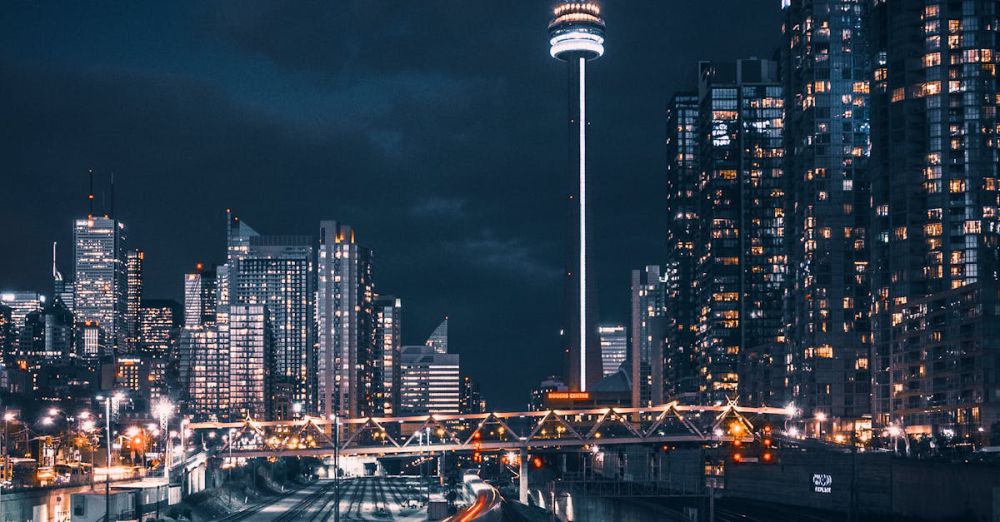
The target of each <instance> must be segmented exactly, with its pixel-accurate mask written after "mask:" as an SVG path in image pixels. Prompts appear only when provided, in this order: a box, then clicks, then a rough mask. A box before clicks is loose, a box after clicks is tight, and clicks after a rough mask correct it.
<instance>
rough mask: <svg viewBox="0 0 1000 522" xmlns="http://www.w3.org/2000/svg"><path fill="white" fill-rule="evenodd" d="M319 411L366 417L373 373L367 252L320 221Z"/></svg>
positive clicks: (342, 228)
mask: <svg viewBox="0 0 1000 522" xmlns="http://www.w3.org/2000/svg"><path fill="white" fill-rule="evenodd" d="M317 263H318V269H317V272H318V276H319V277H318V280H319V284H318V289H317V308H318V310H317V317H318V346H319V350H318V353H317V357H316V359H317V363H316V370H317V371H316V375H317V386H316V391H317V397H318V402H317V406H318V408H317V409H318V412H319V414H320V415H321V416H323V417H325V418H330V416H331V415H334V414H338V415H342V416H347V417H362V416H367V415H371V414H372V412H373V411H374V410H375V409H376V397H375V394H374V393H373V392H374V390H373V389H372V383H374V382H375V370H376V361H375V358H376V357H375V355H376V342H377V341H376V338H375V337H376V328H375V307H374V303H375V283H374V280H373V268H372V252H371V250H369V249H368V248H365V247H364V246H361V245H359V244H358V243H357V242H356V240H355V236H354V230H353V229H352V228H351V227H349V226H346V225H343V224H340V223H338V222H336V221H322V222H320V238H319V255H318V261H317Z"/></svg>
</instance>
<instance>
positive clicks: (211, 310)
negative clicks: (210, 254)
mask: <svg viewBox="0 0 1000 522" xmlns="http://www.w3.org/2000/svg"><path fill="white" fill-rule="evenodd" d="M217 284H218V281H217V279H216V273H215V271H213V270H205V269H204V265H202V264H201V263H198V264H197V265H196V266H195V271H194V272H192V273H190V274H185V275H184V326H199V325H203V324H212V323H214V322H215V315H216V313H217V312H218V304H219V303H218V292H217V289H216V285H217Z"/></svg>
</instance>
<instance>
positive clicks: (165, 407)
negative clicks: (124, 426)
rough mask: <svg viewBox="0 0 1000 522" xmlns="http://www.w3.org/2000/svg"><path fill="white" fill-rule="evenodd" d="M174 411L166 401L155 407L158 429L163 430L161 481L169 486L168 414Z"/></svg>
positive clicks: (172, 406)
mask: <svg viewBox="0 0 1000 522" xmlns="http://www.w3.org/2000/svg"><path fill="white" fill-rule="evenodd" d="M173 411H174V405H173V404H171V403H170V401H169V400H167V399H162V400H161V401H160V402H159V403H158V404H157V405H156V413H157V415H158V416H159V417H160V429H161V430H163V439H164V442H163V480H164V481H165V482H166V483H167V487H169V486H170V461H171V457H172V455H171V454H170V414H171V413H173Z"/></svg>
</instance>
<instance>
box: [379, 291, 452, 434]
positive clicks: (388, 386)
mask: <svg viewBox="0 0 1000 522" xmlns="http://www.w3.org/2000/svg"><path fill="white" fill-rule="evenodd" d="M446 332H447V330H446ZM435 333H437V330H435ZM431 338H434V335H433V334H432V335H431ZM447 339H448V337H447V333H445V336H444V342H445V346H447V343H448V340H447ZM402 344H403V340H402V303H401V302H400V300H399V299H397V298H395V297H393V296H389V295H384V296H378V298H377V299H376V300H375V366H376V371H375V381H374V382H373V383H372V384H373V389H374V393H375V404H374V406H375V414H376V415H379V416H382V417H392V416H393V415H394V414H395V413H396V412H398V411H399V387H400V374H399V357H400V348H401V346H402Z"/></svg>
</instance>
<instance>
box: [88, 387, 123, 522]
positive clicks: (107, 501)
mask: <svg viewBox="0 0 1000 522" xmlns="http://www.w3.org/2000/svg"><path fill="white" fill-rule="evenodd" d="M121 399H122V395H120V394H114V395H108V396H106V397H102V396H100V395H98V396H97V400H98V401H102V400H103V401H104V443H105V445H106V446H107V459H108V460H107V463H106V464H105V473H104V520H105V521H108V522H110V520H111V401H112V400H121ZM91 471H93V470H91Z"/></svg>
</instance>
